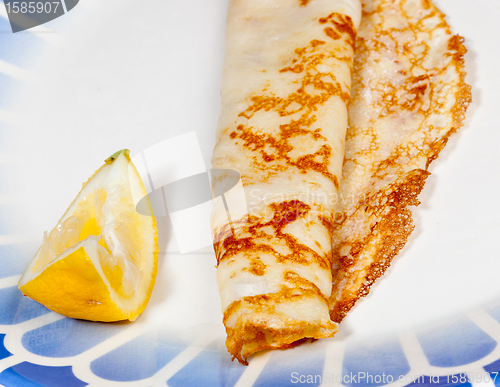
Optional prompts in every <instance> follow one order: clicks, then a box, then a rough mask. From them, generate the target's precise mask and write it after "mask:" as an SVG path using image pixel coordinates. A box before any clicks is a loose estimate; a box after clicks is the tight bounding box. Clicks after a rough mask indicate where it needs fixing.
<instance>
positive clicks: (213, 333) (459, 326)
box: [0, 0, 500, 387]
mask: <svg viewBox="0 0 500 387" xmlns="http://www.w3.org/2000/svg"><path fill="white" fill-rule="evenodd" d="M435 2H436V4H437V5H438V6H439V7H440V9H441V10H442V11H443V12H445V13H446V14H447V15H448V22H449V23H450V25H451V27H452V29H453V31H454V32H455V33H460V34H461V35H462V36H464V37H465V39H466V41H465V42H466V46H467V47H468V48H469V53H468V54H467V55H466V66H467V71H468V73H469V75H468V78H467V80H468V82H469V83H470V84H471V85H472V87H473V98H474V103H473V105H472V106H471V107H470V109H469V111H468V115H467V120H466V125H465V127H464V128H462V129H461V130H460V131H459V133H458V134H456V135H454V136H452V138H451V140H450V142H449V144H448V145H447V147H446V148H445V150H444V151H443V152H442V154H441V156H440V158H439V159H438V160H437V161H435V162H434V163H433V164H432V165H431V168H430V170H431V172H432V175H431V177H430V178H429V179H428V180H427V185H426V187H425V189H424V191H423V193H422V195H421V200H422V202H423V204H422V205H421V206H420V207H418V208H417V209H416V210H414V219H415V223H416V226H417V227H416V230H415V231H414V233H413V234H412V236H411V238H410V240H409V242H408V244H407V246H406V247H405V248H404V250H403V251H402V253H401V254H400V255H399V256H398V258H397V259H396V260H395V262H394V263H393V266H392V268H391V269H390V270H389V272H388V273H387V274H386V276H385V277H384V278H383V279H381V280H380V281H379V282H378V283H377V284H376V285H375V286H374V287H373V288H372V291H371V293H370V295H369V296H368V297H367V298H366V299H364V300H362V301H360V302H359V303H358V305H357V306H356V307H355V308H354V309H353V311H352V312H351V313H350V315H349V316H348V317H347V318H346V319H345V320H344V322H343V323H342V324H341V329H340V332H339V334H338V335H337V337H336V338H334V339H330V340H320V341H316V342H314V343H310V344H306V345H302V346H300V347H297V348H295V349H293V350H287V351H267V352H263V353H261V354H258V355H256V356H254V357H253V358H252V359H251V361H250V366H249V367H243V366H241V365H239V364H236V363H231V362H230V357H229V355H228V354H227V352H226V349H225V347H224V338H225V334H224V330H223V326H222V322H221V320H222V314H221V312H220V304H219V296H218V292H217V287H216V282H215V267H214V265H215V257H214V255H213V253H212V250H211V249H210V247H208V248H205V249H201V250H197V251H196V252H193V253H189V254H180V253H179V247H178V245H177V242H176V238H175V236H174V234H173V229H172V227H171V223H170V220H169V218H167V217H166V216H160V217H158V221H159V224H160V251H161V252H162V254H160V262H159V272H158V278H157V285H156V287H155V289H154V292H153V296H152V299H151V302H150V304H149V306H148V308H147V309H146V311H145V313H144V314H143V315H142V316H141V317H140V318H139V319H138V320H137V321H136V322H134V323H117V324H99V323H90V322H84V321H76V320H71V319H66V318H62V317H61V316H59V315H57V314H55V313H52V312H49V311H48V310H46V309H45V308H43V307H41V306H39V305H38V304H36V303H34V302H32V301H29V300H27V299H23V298H22V296H21V293H20V292H19V291H18V290H17V288H16V283H17V279H18V278H19V275H20V274H21V272H22V271H23V269H24V267H25V266H26V265H27V263H28V262H29V261H30V259H31V257H32V255H33V254H34V253H35V251H36V249H37V248H38V246H39V244H40V243H41V241H42V236H43V231H44V230H50V229H51V228H52V227H53V226H54V225H55V224H56V223H57V221H58V218H59V216H60V215H61V214H62V213H63V212H64V210H65V209H66V207H67V206H68V205H69V203H70V202H71V201H72V199H73V198H74V196H75V195H76V193H77V192H78V191H79V189H80V187H81V183H82V182H83V181H85V180H86V179H87V178H88V177H89V176H90V175H91V174H92V173H93V172H94V170H96V169H97V168H98V167H99V166H100V165H101V164H102V161H103V160H104V158H106V157H107V156H109V155H111V154H112V153H114V152H115V151H117V150H119V149H122V148H128V149H130V150H131V152H132V155H134V154H135V155H136V154H139V153H140V152H141V151H143V150H145V149H148V148H149V147H151V146H153V145H155V144H157V143H160V142H162V141H165V140H169V139H171V138H173V137H175V136H177V135H180V134H185V133H188V132H193V131H194V132H195V134H196V137H197V139H198V143H199V145H200V147H201V153H202V156H203V160H204V161H205V164H206V165H207V167H208V166H209V165H210V163H209V159H210V156H211V152H212V149H213V146H214V138H215V135H214V132H215V127H216V122H217V117H218V109H219V102H220V98H219V87H220V78H221V68H222V61H223V52H224V27H225V14H226V7H227V4H226V3H227V2H226V1H225V0H224V1H223V0H212V1H210V2H207V1H202V0H184V1H182V2H181V1H177V2H174V1H155V2H153V1H143V2H133V1H131V0H107V1H99V0H82V1H81V2H80V3H79V4H78V6H77V7H75V8H74V9H73V10H72V11H71V12H69V13H68V14H66V15H64V16H63V17H61V18H59V19H56V20H54V21H52V22H50V23H47V24H45V25H43V26H42V27H37V28H34V29H33V30H29V31H26V32H21V33H17V34H12V33H11V32H10V27H9V25H8V22H7V19H5V17H4V16H0V97H1V100H0V268H1V269H0V277H1V278H0V344H1V343H2V339H3V345H0V384H4V385H6V386H35V385H43V386H51V387H52V386H70V385H71V386H73V385H74V386H80V385H81V386H83V385H85V383H89V384H90V385H91V386H99V387H101V386H122V385H123V386H126V385H127V386H152V385H155V386H156V385H165V384H166V383H167V384H168V385H172V386H199V385H217V386H218V385H221V386H232V385H235V384H237V385H238V386H249V385H252V384H253V383H254V385H258V386H264V385H273V386H274V385H296V384H300V383H302V382H305V383H306V384H307V385H320V384H321V383H323V384H327V385H328V384H340V378H343V380H342V384H344V385H347V386H351V385H353V386H354V385H356V386H358V385H359V386H362V385H368V386H378V385H383V384H394V385H398V386H403V385H407V384H410V383H411V382H412V380H415V379H417V378H419V377H420V376H422V375H426V376H427V378H426V379H425V378H424V379H417V380H416V381H415V383H417V384H422V385H423V384H427V385H432V386H438V385H439V386H442V385H459V384H464V383H465V384H467V383H472V384H473V385H474V386H476V385H479V384H487V385H490V386H493V381H488V377H489V376H490V373H492V374H491V376H492V378H493V377H495V375H496V374H495V372H496V371H498V370H500V361H499V359H500V347H499V346H498V345H497V342H498V341H499V340H500V308H498V307H497V305H498V302H499V301H500V281H499V280H498V273H500V259H499V256H500V247H499V246H498V243H497V240H498V237H499V235H500V234H499V231H500V208H499V206H498V199H497V196H498V190H499V189H500V183H499V181H500V152H499V151H498V144H499V143H500V123H499V121H500V120H499V118H500V114H499V113H498V111H499V108H498V106H500V98H499V93H498V90H500V77H499V76H498V70H497V66H498V63H499V61H500V54H499V51H498V47H497V46H498V44H497V39H498V37H499V36H500V35H499V32H500V25H499V23H498V20H500V3H498V1H496V0H482V1H481V2H471V1H467V0H436V1H435ZM2 7H3V5H0V9H3V8H2ZM0 14H1V13H0ZM193 222H196V219H193ZM495 362H497V363H495ZM485 367H486V368H485ZM462 372H467V373H470V374H469V376H468V378H467V377H465V376H462V377H459V376H457V375H458V374H460V373H462ZM307 375H311V377H310V378H309V379H308V378H307ZM363 375H364V377H363ZM399 375H403V377H402V378H401V379H400V380H399V379H398V378H399ZM360 376H361V377H360ZM370 376H371V378H370ZM389 376H391V378H389ZM429 377H433V378H434V379H430V378H429ZM320 379H321V380H320ZM331 379H333V381H332V382H330V380H331ZM391 380H392V381H393V382H392V383H390V382H391ZM496 384H497V385H499V384H500V378H499V380H498V381H497V382H496Z"/></svg>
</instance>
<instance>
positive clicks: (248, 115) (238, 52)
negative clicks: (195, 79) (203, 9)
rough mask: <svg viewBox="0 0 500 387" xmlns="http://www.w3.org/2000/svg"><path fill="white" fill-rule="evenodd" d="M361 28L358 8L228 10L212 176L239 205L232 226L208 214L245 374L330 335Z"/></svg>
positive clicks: (284, 4) (278, 1) (300, 3)
mask: <svg viewBox="0 0 500 387" xmlns="http://www.w3.org/2000/svg"><path fill="white" fill-rule="evenodd" d="M359 20H360V4H359V0H309V1H308V0H262V1H252V0H233V1H231V2H230V5H229V12H228V24H227V33H226V55H225V64H224V72H223V84H222V106H221V112H220V118H219V124H218V128H217V135H216V147H215V149H214V154H213V158H212V164H213V168H216V169H219V170H223V169H230V170H235V171H237V172H238V173H239V174H240V176H241V181H242V183H243V189H244V192H245V196H246V202H245V203H240V204H239V205H240V206H241V207H242V208H243V207H245V211H241V208H240V211H231V214H234V213H240V214H242V215H241V216H239V217H234V215H233V216H229V218H226V217H225V216H221V213H222V212H224V211H225V209H224V206H219V207H216V208H215V210H214V213H213V217H212V229H213V233H214V240H215V243H214V248H215V253H216V257H217V266H218V269H217V280H218V284H219V290H220V295H221V301H222V311H223V314H224V325H225V327H226V332H227V340H226V345H227V348H228V350H229V352H230V353H231V355H232V356H233V358H237V359H238V360H239V361H240V362H242V363H244V364H246V363H247V360H246V359H247V357H248V356H249V355H251V354H252V353H254V352H256V351H259V350H262V349H265V348H287V347H289V346H291V345H293V344H294V343H296V342H297V341H299V340H301V339H304V338H324V337H331V336H333V335H334V334H335V332H336V331H337V324H335V323H333V322H332V321H331V320H330V316H329V311H328V299H329V297H330V295H331V291H332V273H331V265H332V247H331V238H332V231H333V222H334V214H335V210H336V207H337V203H338V200H337V192H338V189H339V182H340V177H341V173H342V160H343V157H344V138H345V132H346V127H347V106H348V102H349V93H350V86H351V72H352V63H353V50H354V41H355V35H356V29H357V27H358V25H359ZM222 180H223V179H222ZM219 183H220V182H219ZM220 219H229V220H228V221H227V222H224V221H221V220H220Z"/></svg>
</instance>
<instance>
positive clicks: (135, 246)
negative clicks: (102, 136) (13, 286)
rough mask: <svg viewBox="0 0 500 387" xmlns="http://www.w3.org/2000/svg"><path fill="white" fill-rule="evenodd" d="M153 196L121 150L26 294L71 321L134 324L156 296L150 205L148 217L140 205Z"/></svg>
mask: <svg viewBox="0 0 500 387" xmlns="http://www.w3.org/2000/svg"><path fill="white" fill-rule="evenodd" d="M146 195H147V192H146V190H145V188H144V184H143V182H142V180H141V178H140V176H139V174H138V172H137V170H136V169H135V167H134V166H133V164H132V162H131V161H130V158H129V156H128V151H121V152H117V153H115V154H114V155H113V156H112V157H110V158H109V159H108V160H106V164H105V165H103V166H102V167H101V168H100V169H99V170H98V171H97V172H96V173H95V174H94V175H93V176H92V177H91V178H90V179H89V181H88V182H87V183H86V184H84V187H83V188H82V190H81V191H80V193H79V194H78V196H77V197H76V199H75V200H74V201H73V203H72V204H71V205H70V207H69V208H68V210H67V211H66V213H65V214H64V215H63V217H62V218H61V220H60V221H59V222H58V224H57V226H56V227H55V228H54V229H53V230H52V231H51V232H50V233H49V234H48V235H46V236H45V238H44V242H43V244H42V246H41V247H40V249H39V250H38V252H37V253H36V255H35V257H34V258H33V260H32V262H31V263H30V265H29V266H28V268H27V269H26V271H25V272H24V274H23V275H22V277H21V279H20V280H19V289H21V291H22V292H23V294H25V295H26V296H28V297H30V298H32V299H34V300H35V301H38V302H40V303H41V304H43V305H45V306H46V307H48V308H49V309H51V310H53V311H55V312H57V313H60V314H63V315H65V316H67V317H74V318H79V319H86V320H93V321H119V320H125V319H128V320H135V319H136V318H137V317H138V316H139V314H140V313H142V311H143V310H144V308H145V307H146V305H147V302H148V301H149V298H150V296H151V292H152V290H153V286H154V282H155V277H156V268H157V260H158V238H157V228H156V221H155V219H154V216H153V212H152V209H151V203H150V202H149V201H147V205H146V206H145V209H146V210H147V211H146V214H139V213H138V212H137V211H136V208H135V203H137V201H138V199H142V198H143V197H144V196H146ZM146 200H147V199H146ZM142 212H144V209H143V211H142ZM148 212H149V213H148Z"/></svg>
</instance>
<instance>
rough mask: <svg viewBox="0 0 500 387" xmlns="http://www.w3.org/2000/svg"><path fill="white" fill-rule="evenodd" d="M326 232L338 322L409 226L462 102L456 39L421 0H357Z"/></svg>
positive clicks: (464, 93) (460, 116)
mask: <svg viewBox="0 0 500 387" xmlns="http://www.w3.org/2000/svg"><path fill="white" fill-rule="evenodd" d="M362 3H363V14H362V21H361V24H360V27H359V30H358V36H357V39H356V52H355V61H354V75H353V85H352V92H351V104H350V107H349V128H348V130H347V137H346V144H345V159H344V166H343V171H342V175H343V180H342V183H341V186H340V199H341V200H340V207H339V211H338V213H337V219H336V220H337V221H336V224H335V230H334V237H333V289H332V295H331V297H330V315H331V318H332V320H333V321H336V322H340V321H341V320H342V319H343V318H344V317H345V315H346V313H347V312H348V311H349V310H350V309H351V308H352V307H353V305H354V304H355V302H356V301H357V300H358V299H359V298H360V297H364V296H366V295H367V294H368V291H369V289H370V286H371V285H372V284H373V282H374V281H375V280H376V279H377V278H379V277H380V276H381V275H382V274H384V272H385V271H386V270H387V268H388V267H389V265H390V263H391V261H392V259H393V258H394V257H395V256H396V254H398V252H399V251H400V250H401V249H402V248H403V246H404V245H405V243H406V241H407V239H408V236H409V235H410V233H411V232H412V231H413V229H414V224H413V221H412V213H411V210H410V209H409V208H408V207H409V206H416V205H418V204H419V201H418V199H417V197H418V194H419V193H420V191H421V190H422V188H423V186H424V184H425V180H426V178H427V177H428V176H429V174H430V173H429V172H428V167H429V164H430V163H431V162H432V161H433V160H435V159H436V157H438V155H439V152H440V151H441V150H442V149H443V148H444V146H445V145H446V143H447V142H448V139H449V137H450V135H451V134H453V133H454V132H455V131H456V130H457V129H458V128H460V126H461V125H462V122H463V120H464V114H465V111H466V109H467V106H468V105H469V103H470V102H471V93H470V86H468V85H467V84H466V83H465V81H464V77H465V71H464V60H463V56H464V54H465V52H466V49H465V47H464V46H463V44H462V41H463V39H462V38H461V37H460V36H458V35H453V34H452V33H451V31H450V29H449V26H448V24H447V23H446V20H445V18H444V15H443V14H442V13H441V12H440V11H439V10H438V9H437V8H436V7H435V6H434V5H433V4H432V3H431V2H430V1H429V0H362Z"/></svg>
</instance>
